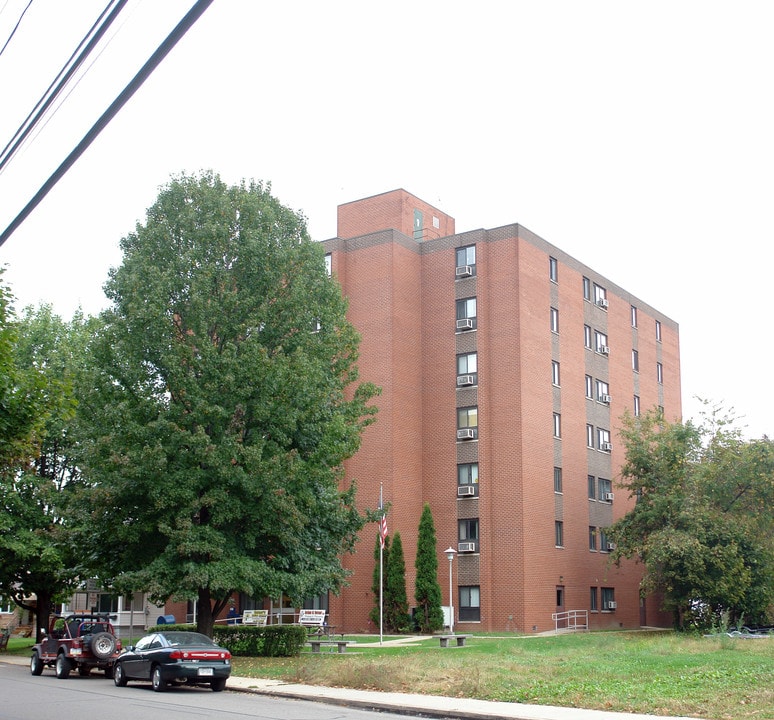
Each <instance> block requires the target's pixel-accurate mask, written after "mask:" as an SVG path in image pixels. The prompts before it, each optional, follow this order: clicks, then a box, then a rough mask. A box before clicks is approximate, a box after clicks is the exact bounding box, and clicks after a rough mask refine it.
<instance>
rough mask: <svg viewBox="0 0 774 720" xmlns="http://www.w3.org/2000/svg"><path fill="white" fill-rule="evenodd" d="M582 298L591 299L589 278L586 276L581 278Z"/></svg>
mask: <svg viewBox="0 0 774 720" xmlns="http://www.w3.org/2000/svg"><path fill="white" fill-rule="evenodd" d="M583 299H584V300H591V280H589V279H588V278H587V277H584V278H583Z"/></svg>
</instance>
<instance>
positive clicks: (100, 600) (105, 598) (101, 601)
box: [97, 593, 118, 613]
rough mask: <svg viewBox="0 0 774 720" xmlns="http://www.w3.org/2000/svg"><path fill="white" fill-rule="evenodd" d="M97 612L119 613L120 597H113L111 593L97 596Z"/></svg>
mask: <svg viewBox="0 0 774 720" xmlns="http://www.w3.org/2000/svg"><path fill="white" fill-rule="evenodd" d="M97 612H101V613H115V612H118V595H111V594H110V593H100V594H99V595H97Z"/></svg>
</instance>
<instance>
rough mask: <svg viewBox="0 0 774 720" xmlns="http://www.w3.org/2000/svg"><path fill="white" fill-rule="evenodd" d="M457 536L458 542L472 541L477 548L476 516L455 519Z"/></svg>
mask: <svg viewBox="0 0 774 720" xmlns="http://www.w3.org/2000/svg"><path fill="white" fill-rule="evenodd" d="M457 537H458V538H459V541H460V542H472V543H475V544H476V550H478V518H468V519H466V520H458V521H457Z"/></svg>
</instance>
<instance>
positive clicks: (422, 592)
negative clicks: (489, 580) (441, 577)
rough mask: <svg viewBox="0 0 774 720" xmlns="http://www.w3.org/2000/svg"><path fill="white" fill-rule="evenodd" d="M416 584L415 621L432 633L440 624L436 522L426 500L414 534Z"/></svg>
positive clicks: (421, 627)
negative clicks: (417, 533) (416, 534)
mask: <svg viewBox="0 0 774 720" xmlns="http://www.w3.org/2000/svg"><path fill="white" fill-rule="evenodd" d="M415 567H416V584H415V589H414V597H415V599H416V601H417V613H416V621H417V622H418V623H419V629H420V630H421V631H422V632H426V633H431V632H435V631H436V630H440V629H441V628H442V627H443V608H442V606H441V586H440V585H439V583H438V549H437V548H436V539H435V522H434V521H433V513H432V511H431V510H430V505H429V504H428V503H425V506H424V508H423V509H422V517H421V518H420V520H419V535H418V537H417V557H416V561H415Z"/></svg>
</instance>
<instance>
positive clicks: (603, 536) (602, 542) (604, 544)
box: [599, 529, 613, 552]
mask: <svg viewBox="0 0 774 720" xmlns="http://www.w3.org/2000/svg"><path fill="white" fill-rule="evenodd" d="M599 549H600V550H601V551H602V552H610V551H611V550H612V549H613V548H611V547H610V540H608V539H607V533H606V532H605V531H604V529H600V531H599Z"/></svg>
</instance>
